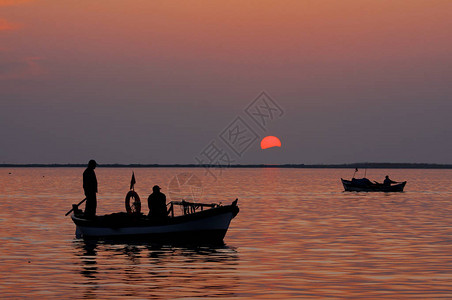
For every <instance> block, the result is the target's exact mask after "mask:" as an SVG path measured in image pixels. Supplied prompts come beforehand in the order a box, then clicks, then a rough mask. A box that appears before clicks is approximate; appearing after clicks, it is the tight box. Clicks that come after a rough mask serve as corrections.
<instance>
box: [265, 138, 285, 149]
mask: <svg viewBox="0 0 452 300" xmlns="http://www.w3.org/2000/svg"><path fill="white" fill-rule="evenodd" d="M271 147H281V141H280V140H279V139H278V138H277V137H276V136H271V135H270V136H266V137H264V138H263V139H262V141H261V148H262V149H268V148H271Z"/></svg>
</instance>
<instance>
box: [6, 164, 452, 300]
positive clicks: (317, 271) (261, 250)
mask: <svg viewBox="0 0 452 300" xmlns="http://www.w3.org/2000/svg"><path fill="white" fill-rule="evenodd" d="M83 170H84V169H83V168H0V297H1V298H2V299H198V298H208V299H213V298H218V299H452V170H420V169H368V170H367V171H366V176H367V177H368V178H369V179H371V180H377V181H380V182H381V181H382V180H383V179H384V176H385V175H389V176H390V178H391V179H392V180H396V181H405V180H406V181H407V185H406V187H405V191H404V192H402V193H381V192H376V193H365V192H359V193H358V192H344V190H343V187H342V185H341V182H340V179H341V178H348V179H350V178H351V177H352V176H353V171H354V170H352V169H289V168H287V169H286V168H255V169H247V168H234V169H225V170H221V171H222V172H221V173H218V172H217V174H215V176H216V177H215V178H213V176H212V175H211V174H208V172H207V171H208V170H204V169H202V168H136V169H131V168H102V166H100V167H98V168H97V169H96V174H97V179H98V182H99V193H98V209H97V214H109V213H114V212H121V211H124V212H125V205H124V199H125V195H126V193H127V192H128V191H129V188H130V180H131V175H132V172H133V173H134V175H135V178H136V184H135V187H134V188H135V191H136V192H137V193H138V194H139V195H140V197H141V200H142V202H143V212H144V213H147V205H146V199H147V197H148V195H149V194H150V193H151V191H152V187H153V186H154V185H159V186H160V187H161V188H162V192H163V193H165V194H166V195H167V200H168V201H171V200H174V201H177V200H181V199H184V200H186V201H197V202H204V203H220V202H221V203H222V204H223V205H225V204H230V203H231V202H232V201H234V200H235V199H238V206H239V208H240V212H239V214H238V215H237V216H236V217H235V218H234V219H233V220H232V222H231V224H230V227H229V231H228V232H227V234H226V237H225V238H224V244H220V245H218V244H216V245H209V244H202V245H196V244H193V245H191V244H187V245H185V244H183V245H180V244H157V243H154V242H152V241H128V242H125V241H103V240H99V241H84V240H83V239H79V238H77V237H76V235H75V225H74V224H73V222H72V221H71V218H70V217H69V216H65V213H66V212H67V211H68V210H69V209H71V207H72V204H75V203H78V202H80V201H81V200H82V199H83V198H84V195H83V189H82V172H83ZM209 175H210V176H209ZM363 175H364V174H363V170H360V171H359V172H358V173H357V175H356V176H357V177H362V176H363ZM81 207H82V208H84V204H82V205H81Z"/></svg>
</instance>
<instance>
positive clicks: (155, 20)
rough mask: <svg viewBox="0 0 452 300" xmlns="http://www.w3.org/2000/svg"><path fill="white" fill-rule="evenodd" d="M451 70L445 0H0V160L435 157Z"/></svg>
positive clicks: (440, 149) (451, 8) (448, 108)
mask: <svg viewBox="0 0 452 300" xmlns="http://www.w3.org/2000/svg"><path fill="white" fill-rule="evenodd" d="M451 82H452V1H449V0H425V1H418V0H387V1H386V0H373V1H370V0H343V1H337V0H312V1H307V0H298V1H265V0H256V1H244V0H241V1H211V0H206V1H150V0H128V1H125V0H121V1H120V0H90V1H81V0H77V1H73V0H65V1H57V0H52V1H40V0H35V1H33V0H28V1H27V0H22V1H19V0H18V1H14V0H0V139H1V147H0V163H85V162H87V161H88V160H89V159H92V158H94V159H96V160H97V161H98V162H99V163H100V164H102V163H146V164H147V163H164V164H172V163H196V162H197V160H196V158H201V157H202V156H203V155H204V154H205V153H206V150H207V149H209V145H212V142H214V145H215V149H217V150H219V151H220V152H219V153H221V155H224V154H227V155H228V156H229V157H230V158H231V160H232V161H233V162H234V163H242V164H245V163H305V164H310V163H352V162H425V163H449V164H450V163H452V138H451V136H452V84H451ZM262 92H264V96H265V97H268V98H266V99H267V101H270V102H268V103H273V104H276V105H277V107H279V109H280V110H278V111H277V110H275V111H274V112H275V115H274V116H272V118H271V119H268V120H267V122H266V124H265V126H260V125H259V124H258V122H256V120H253V119H252V117H251V116H253V114H247V111H246V109H247V107H249V106H250V105H251V108H253V107H254V106H253V105H256V104H259V101H261V100H262V99H261V98H259V96H261V95H262ZM268 99H270V100H268ZM255 100H257V102H256V101H255ZM253 101H255V102H253ZM253 103H254V104H253ZM250 115H251V116H250ZM238 117H239V119H237V118H238ZM235 120H239V121H240V122H242V123H244V124H245V127H246V128H248V129H250V130H251V132H252V133H253V135H250V136H249V137H252V138H250V139H245V138H243V139H242V142H243V143H244V144H243V145H242V146H241V147H242V148H241V149H240V151H234V150H233V149H231V145H226V143H227V141H226V142H225V139H224V138H225V137H226V136H227V133H228V132H229V131H228V130H230V129H231V128H232V127H231V126H232V125H234V124H235V123H234V122H235ZM222 133H224V134H222ZM268 135H271V136H276V137H278V138H279V139H280V140H281V142H282V147H281V148H270V149H266V150H262V149H261V148H260V140H261V139H262V138H263V137H265V136H268ZM239 140H240V139H239ZM248 140H249V142H250V143H249V145H248V144H246V142H247V141H248ZM245 146H246V147H245ZM248 146H249V147H248ZM235 150H237V149H235ZM210 153H211V152H210ZM218 157H220V156H218Z"/></svg>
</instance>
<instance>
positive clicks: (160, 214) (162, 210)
mask: <svg viewBox="0 0 452 300" xmlns="http://www.w3.org/2000/svg"><path fill="white" fill-rule="evenodd" d="M148 207H149V217H152V218H159V219H161V218H166V217H167V215H168V212H167V210H166V196H165V194H163V193H162V192H160V187H159V186H158V185H154V187H153V188H152V194H150V195H149V197H148Z"/></svg>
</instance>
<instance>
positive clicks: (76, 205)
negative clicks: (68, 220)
mask: <svg viewBox="0 0 452 300" xmlns="http://www.w3.org/2000/svg"><path fill="white" fill-rule="evenodd" d="M85 201H86V198H85V199H83V200H82V201H80V202H79V204H73V205H72V209H71V210H70V211H68V212H67V213H66V214H65V215H64V216H67V215H68V214H70V213H71V212H72V211H73V210H74V208H78V206H79V205H80V204H82V203H83V202H85Z"/></svg>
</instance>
